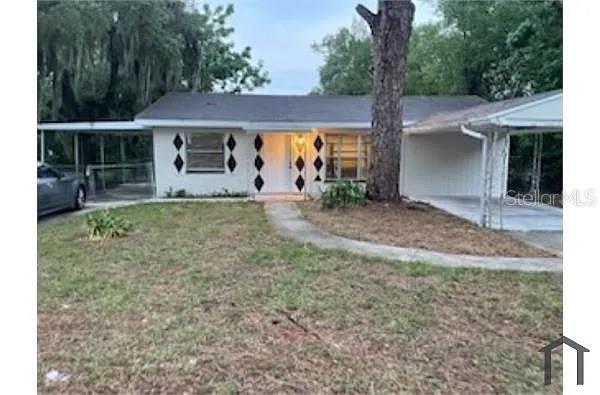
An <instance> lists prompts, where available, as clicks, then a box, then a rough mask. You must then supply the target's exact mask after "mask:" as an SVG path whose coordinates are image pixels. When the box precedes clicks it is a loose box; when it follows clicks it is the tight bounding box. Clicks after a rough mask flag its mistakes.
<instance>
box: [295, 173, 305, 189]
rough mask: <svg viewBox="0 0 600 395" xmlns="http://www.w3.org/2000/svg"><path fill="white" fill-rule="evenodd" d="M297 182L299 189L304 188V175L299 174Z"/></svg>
mask: <svg viewBox="0 0 600 395" xmlns="http://www.w3.org/2000/svg"><path fill="white" fill-rule="evenodd" d="M295 184H296V187H297V188H298V190H299V191H301V190H302V188H304V178H302V176H298V178H296V182H295Z"/></svg>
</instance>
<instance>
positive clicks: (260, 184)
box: [254, 174, 265, 192]
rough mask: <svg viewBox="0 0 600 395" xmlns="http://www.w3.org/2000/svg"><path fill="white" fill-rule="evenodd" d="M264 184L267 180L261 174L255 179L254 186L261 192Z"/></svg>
mask: <svg viewBox="0 0 600 395" xmlns="http://www.w3.org/2000/svg"><path fill="white" fill-rule="evenodd" d="M263 185H265V182H264V181H263V179H262V177H261V176H260V174H259V175H257V176H256V178H255V179H254V186H255V187H256V189H257V190H258V191H259V192H260V190H261V189H262V187H263Z"/></svg>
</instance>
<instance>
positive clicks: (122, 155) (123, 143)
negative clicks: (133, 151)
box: [119, 133, 125, 184]
mask: <svg viewBox="0 0 600 395" xmlns="http://www.w3.org/2000/svg"><path fill="white" fill-rule="evenodd" d="M119 148H120V151H121V182H122V183H123V184H125V139H124V138H123V134H122V133H121V134H120V135H119Z"/></svg>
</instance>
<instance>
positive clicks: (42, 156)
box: [40, 130, 46, 163]
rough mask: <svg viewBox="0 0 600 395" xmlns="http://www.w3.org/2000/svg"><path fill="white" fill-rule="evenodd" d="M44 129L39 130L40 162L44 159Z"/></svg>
mask: <svg viewBox="0 0 600 395" xmlns="http://www.w3.org/2000/svg"><path fill="white" fill-rule="evenodd" d="M45 134H46V133H45V132H44V130H40V149H41V151H40V162H42V163H44V162H45V161H46V141H45V140H46V138H45Z"/></svg>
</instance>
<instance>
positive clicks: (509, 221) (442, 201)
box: [413, 196, 562, 232]
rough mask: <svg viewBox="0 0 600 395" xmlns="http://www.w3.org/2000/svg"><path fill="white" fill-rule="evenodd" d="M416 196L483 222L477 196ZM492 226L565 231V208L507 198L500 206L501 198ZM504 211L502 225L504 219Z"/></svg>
mask: <svg viewBox="0 0 600 395" xmlns="http://www.w3.org/2000/svg"><path fill="white" fill-rule="evenodd" d="M413 199H414V200H418V201H422V202H425V203H429V204H431V205H432V206H434V207H437V208H439V209H441V210H444V211H446V212H448V213H450V214H453V215H456V216H457V217H461V218H464V219H466V220H468V221H471V222H474V223H479V220H480V218H481V211H480V202H479V197H477V196H418V197H414V198H413ZM492 210H493V215H492V217H493V218H492V227H493V228H494V229H502V230H509V231H519V232H529V231H561V232H562V209H560V208H558V207H552V206H548V205H546V204H541V203H531V202H524V201H518V202H517V201H515V199H505V200H504V202H503V205H502V210H500V205H499V202H496V203H494V204H493V205H492ZM500 211H502V226H501V221H500Z"/></svg>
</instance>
